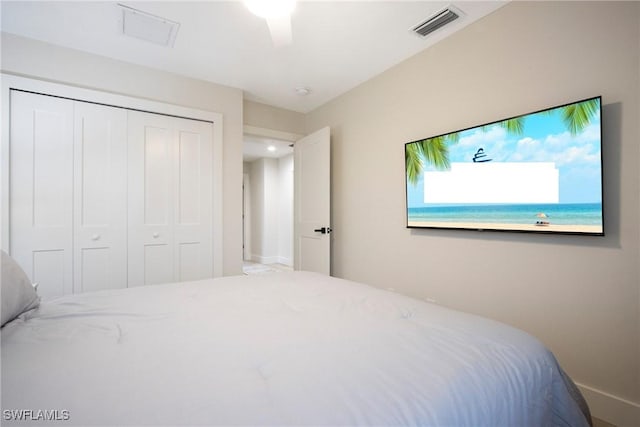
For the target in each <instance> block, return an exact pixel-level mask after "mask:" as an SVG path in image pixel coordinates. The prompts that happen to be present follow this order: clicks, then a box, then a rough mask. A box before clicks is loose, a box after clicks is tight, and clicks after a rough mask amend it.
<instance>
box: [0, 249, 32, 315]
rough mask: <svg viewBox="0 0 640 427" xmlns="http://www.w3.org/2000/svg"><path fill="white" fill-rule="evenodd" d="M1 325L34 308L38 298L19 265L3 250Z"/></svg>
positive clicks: (0, 295)
mask: <svg viewBox="0 0 640 427" xmlns="http://www.w3.org/2000/svg"><path fill="white" fill-rule="evenodd" d="M1 268H2V274H1V276H2V277H1V279H0V281H2V288H1V291H2V294H0V297H1V298H2V311H0V317H2V326H4V324H5V323H7V322H9V321H10V320H13V319H15V318H16V317H18V316H20V315H21V314H22V313H24V312H26V311H29V310H31V309H34V308H36V307H37V306H38V305H39V304H40V298H39V297H38V294H37V293H36V290H35V289H34V287H33V285H32V284H31V281H30V280H29V278H28V277H27V275H26V273H25V272H24V270H22V268H20V266H19V265H18V264H17V263H16V262H15V260H14V259H13V258H11V257H10V256H9V255H8V254H7V253H6V252H5V251H2V267H1Z"/></svg>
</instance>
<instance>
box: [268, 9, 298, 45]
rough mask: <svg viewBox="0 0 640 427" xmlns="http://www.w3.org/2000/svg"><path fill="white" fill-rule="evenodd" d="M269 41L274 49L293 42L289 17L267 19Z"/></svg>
mask: <svg viewBox="0 0 640 427" xmlns="http://www.w3.org/2000/svg"><path fill="white" fill-rule="evenodd" d="M267 25H268V26H269V31H270V32H271V39H272V40H273V45H274V46H275V47H280V46H285V45H288V44H291V43H292V42H293V36H292V33H291V16H281V17H277V18H273V17H272V18H267Z"/></svg>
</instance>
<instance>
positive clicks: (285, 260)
mask: <svg viewBox="0 0 640 427" xmlns="http://www.w3.org/2000/svg"><path fill="white" fill-rule="evenodd" d="M278 263H279V264H284V265H288V266H289V267H293V260H292V259H291V258H286V257H283V256H280V257H278Z"/></svg>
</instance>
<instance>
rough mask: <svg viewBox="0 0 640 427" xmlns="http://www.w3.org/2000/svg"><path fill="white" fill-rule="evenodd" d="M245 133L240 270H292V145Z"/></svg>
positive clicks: (251, 272) (259, 272) (260, 271)
mask: <svg viewBox="0 0 640 427" xmlns="http://www.w3.org/2000/svg"><path fill="white" fill-rule="evenodd" d="M292 145H293V144H292V142H291V141H286V140H279V139H273V138H266V137H260V136H253V135H245V137H244V149H243V198H242V199H243V204H242V205H243V209H242V215H243V221H242V223H243V227H242V231H243V232H242V237H243V271H244V272H245V274H263V273H265V272H275V271H287V270H291V269H293V178H294V175H293V146H292Z"/></svg>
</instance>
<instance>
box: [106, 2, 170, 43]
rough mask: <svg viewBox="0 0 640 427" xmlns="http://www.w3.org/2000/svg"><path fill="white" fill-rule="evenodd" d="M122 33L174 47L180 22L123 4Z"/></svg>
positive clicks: (120, 5) (121, 6) (121, 7)
mask: <svg viewBox="0 0 640 427" xmlns="http://www.w3.org/2000/svg"><path fill="white" fill-rule="evenodd" d="M118 6H119V7H120V9H121V10H122V34H124V35H126V36H130V37H135V38H138V39H141V40H146V41H148V42H151V43H155V44H159V45H162V46H168V47H173V44H174V43H175V41H176V35H177V34H178V29H179V28H180V24H179V23H177V22H174V21H171V20H169V19H165V18H161V17H159V16H156V15H152V14H150V13H147V12H143V11H141V10H137V9H134V8H132V7H129V6H125V5H123V4H118Z"/></svg>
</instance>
